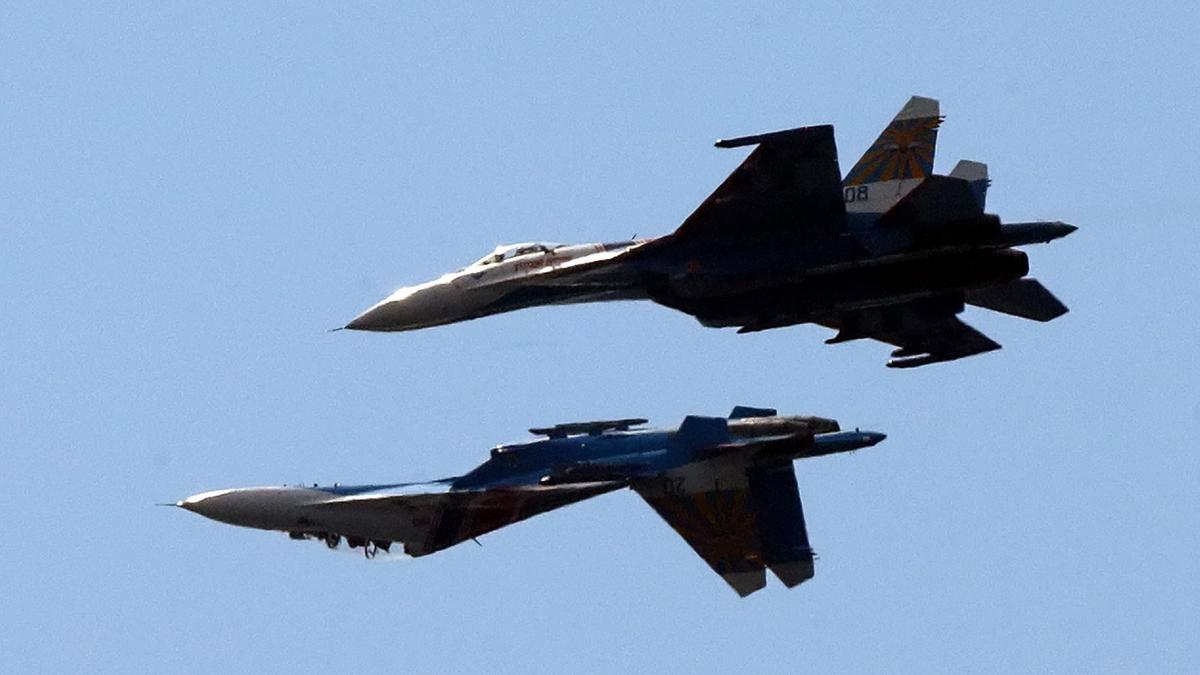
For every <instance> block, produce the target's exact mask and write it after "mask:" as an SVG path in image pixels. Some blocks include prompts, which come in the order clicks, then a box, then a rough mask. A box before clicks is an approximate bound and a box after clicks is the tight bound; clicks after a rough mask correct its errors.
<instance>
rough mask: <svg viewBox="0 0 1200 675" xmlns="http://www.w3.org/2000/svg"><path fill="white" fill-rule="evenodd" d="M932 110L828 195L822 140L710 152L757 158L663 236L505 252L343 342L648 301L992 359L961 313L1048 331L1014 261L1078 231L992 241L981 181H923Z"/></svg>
mask: <svg viewBox="0 0 1200 675" xmlns="http://www.w3.org/2000/svg"><path fill="white" fill-rule="evenodd" d="M941 121H942V118H941V116H940V115H939V111H938V103H937V101H935V100H933V99H929V98H922V97H913V98H912V99H911V100H909V102H908V103H907V104H906V105H905V106H904V108H903V109H902V110H901V111H900V113H899V114H897V115H896V117H895V118H894V119H893V120H892V121H891V123H890V124H888V126H887V128H885V129H884V131H883V133H882V134H881V135H880V136H879V138H878V139H877V140H876V141H875V143H874V144H872V145H871V147H870V149H868V150H867V152H866V154H865V155H863V157H862V159H860V160H859V161H858V163H857V164H855V165H854V167H853V168H852V169H851V170H850V173H849V174H847V175H846V177H845V179H844V180H843V179H842V176H841V171H840V169H839V167H838V160H837V147H836V145H835V143H834V137H833V127H832V126H829V125H824V126H813V127H801V128H798V129H790V130H787V131H778V132H774V133H767V134H760V135H756V136H746V137H742V138H735V139H731V140H723V141H718V142H717V144H716V145H717V147H720V148H738V147H746V146H755V149H754V151H753V152H751V153H750V155H749V156H748V157H747V158H746V159H745V160H744V161H743V162H742V164H741V165H740V166H738V168H737V169H736V170H735V171H734V172H733V173H732V174H731V175H730V176H729V177H728V178H727V179H726V180H725V182H723V183H722V184H721V185H720V186H719V187H718V188H717V189H716V191H715V192H713V194H712V195H710V196H709V197H708V199H706V200H705V201H704V202H703V203H702V204H701V205H700V206H699V207H698V208H697V209H696V210H695V212H693V213H692V214H691V215H690V216H688V218H687V219H686V220H684V222H683V224H682V225H680V226H679V228H678V229H677V230H676V231H675V232H673V233H671V234H668V235H666V236H662V237H658V238H654V239H647V240H630V241H621V242H616V243H610V244H594V245H582V246H564V245H559V244H518V245H514V246H501V247H499V248H497V249H496V250H495V251H494V252H493V253H491V254H490V255H488V256H487V257H485V258H483V259H481V260H479V261H477V262H475V263H473V264H471V265H469V266H467V267H466V268H463V269H461V270H459V271H457V272H454V273H451V274H446V275H444V276H442V277H441V278H439V279H436V280H434V281H431V282H428V283H425V284H421V285H418V286H411V287H407V288H401V289H400V290H398V291H396V292H395V293H393V294H392V295H390V296H388V297H387V298H385V299H383V300H382V301H381V302H379V303H378V304H376V305H375V306H373V307H371V308H370V309H368V310H367V311H365V312H363V313H362V314H361V315H359V316H358V317H357V318H355V319H354V320H353V321H351V322H350V323H349V324H348V325H347V326H346V328H350V329H355V330H370V331H402V330H414V329H417V328H425V327H428V326H436V325H440V324H447V323H454V322H457V321H463V320H467V319H474V318H478V317H481V316H486V315H489V314H497V313H500V312H507V311H511V310H514V309H520V308H523V307H531V306H538V305H549V304H566V303H578V302H595V301H603V300H628V299H648V300H652V301H654V302H657V303H659V304H661V305H665V306H667V307H671V308H674V309H677V310H680V311H682V312H686V313H688V314H691V315H692V316H694V317H696V318H697V319H698V320H699V321H700V323H701V324H703V325H705V326H711V327H737V328H738V332H752V331H760V330H766V329H770V328H779V327H783V326H790V325H793V324H798V323H817V324H821V325H823V326H827V327H829V328H831V329H833V330H836V331H837V334H836V335H834V336H833V337H831V338H830V339H828V340H826V342H827V343H829V344H834V343H839V342H846V341H849V340H858V339H862V338H872V339H875V340H880V341H883V342H887V343H890V344H892V345H895V347H896V350H895V351H893V352H892V357H893V358H892V360H891V361H889V362H888V364H887V365H888V366H889V367H892V368H912V367H915V366H921V365H925V364H929V363H937V362H940V361H951V360H954V359H958V358H962V357H964V356H970V355H972V354H979V353H982V352H987V351H991V350H993V349H999V348H1000V345H999V344H997V343H996V342H993V341H992V340H991V339H989V338H988V337H986V336H985V335H983V334H982V333H980V332H978V331H976V330H975V329H974V328H971V327H970V326H968V325H967V324H965V323H963V322H962V321H960V320H959V319H958V318H957V315H958V314H959V313H960V312H962V311H963V308H964V306H965V305H967V304H970V305H975V306H977V307H983V308H987V309H991V310H994V311H998V312H1004V313H1006V314H1012V315H1014V316H1019V317H1022V318H1025V319H1033V320H1036V321H1049V320H1051V319H1054V318H1056V317H1058V316H1061V315H1062V314H1064V313H1066V311H1067V308H1066V307H1065V306H1064V305H1063V304H1062V303H1061V302H1059V300H1058V299H1057V298H1055V297H1054V295H1052V294H1051V293H1050V292H1049V291H1048V290H1046V289H1045V287H1043V286H1042V285H1041V284H1040V283H1039V282H1038V281H1037V280H1035V279H1032V278H1027V277H1026V274H1028V272H1029V260H1028V258H1027V257H1026V255H1025V253H1023V252H1021V251H1018V250H1016V249H1015V248H1014V247H1017V246H1023V245H1027V244H1034V243H1045V242H1049V241H1052V240H1054V239H1058V238H1060V237H1063V236H1066V235H1068V234H1070V233H1072V232H1074V231H1075V229H1076V228H1075V227H1074V226H1072V225H1067V224H1065V223H1062V222H1043V221H1039V222H1022V223H1007V224H1002V223H1001V221H1000V218H999V217H998V216H995V215H991V214H987V213H985V212H984V202H985V197H986V195H987V189H988V186H989V184H990V181H989V179H988V176H987V167H986V166H985V165H983V164H980V163H977V162H967V161H963V162H959V164H958V165H957V166H955V167H954V170H953V171H951V172H950V174H949V175H945V176H942V175H934V174H933V173H932V171H933V159H934V152H935V149H936V143H937V132H938V127H939V126H940V124H941Z"/></svg>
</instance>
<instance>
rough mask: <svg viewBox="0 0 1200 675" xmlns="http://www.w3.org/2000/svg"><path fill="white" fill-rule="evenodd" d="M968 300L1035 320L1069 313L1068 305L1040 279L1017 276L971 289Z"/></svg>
mask: <svg viewBox="0 0 1200 675" xmlns="http://www.w3.org/2000/svg"><path fill="white" fill-rule="evenodd" d="M966 300H967V302H968V303H970V304H972V305H975V306H976V307H983V308H984V309H990V310H992V311H993V312H1003V313H1004V314H1011V315H1013V316H1019V317H1021V318H1022V319H1031V320H1033V321H1050V320H1051V319H1057V318H1058V317H1060V316H1062V315H1063V314H1066V313H1067V306H1066V305H1064V304H1062V301H1060V300H1059V299H1058V298H1056V297H1054V294H1053V293H1051V292H1050V291H1048V290H1046V287H1045V286H1043V285H1042V284H1041V283H1040V282H1039V281H1038V280H1037V279H1017V280H1016V281H1010V282H1009V283H1007V284H1002V285H999V286H990V287H988V288H982V289H979V290H975V291H970V292H969V293H967V297H966Z"/></svg>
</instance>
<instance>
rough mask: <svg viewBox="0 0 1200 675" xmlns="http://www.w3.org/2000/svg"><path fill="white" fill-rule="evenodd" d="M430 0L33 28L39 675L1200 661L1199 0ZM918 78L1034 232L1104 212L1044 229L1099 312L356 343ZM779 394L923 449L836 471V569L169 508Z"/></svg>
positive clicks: (648, 515)
mask: <svg viewBox="0 0 1200 675" xmlns="http://www.w3.org/2000/svg"><path fill="white" fill-rule="evenodd" d="M412 4H413V5H414V6H413V7H410V8H403V7H398V6H397V4H396V3H381V4H379V5H374V6H356V7H355V8H352V9H350V8H346V9H343V8H340V7H336V6H335V7H331V6H328V5H326V4H301V3H274V4H268V3H251V5H252V6H251V7H246V6H245V5H246V3H230V4H227V5H223V6H214V5H212V4H211V3H186V4H185V3H146V4H144V5H143V6H140V7H134V8H125V9H113V8H98V7H96V6H95V4H94V3H81V4H78V5H71V4H69V3H68V4H61V5H55V6H47V5H46V3H40V2H36V3H6V4H5V6H4V8H2V9H0V227H2V228H3V237H2V238H0V243H2V246H0V316H2V317H3V327H0V372H2V375H0V456H2V457H3V459H2V460H0V472H2V473H0V475H2V476H3V483H4V486H3V488H2V489H0V536H2V538H3V542H4V543H3V546H2V547H0V597H2V601H0V654H2V655H3V656H2V658H3V661H2V663H3V669H4V670H6V671H8V672H22V671H27V670H31V669H38V670H66V669H72V670H87V671H99V672H103V671H108V672H129V671H163V672H172V671H173V672H201V671H207V670H216V669H235V670H252V669H254V670H267V671H282V670H293V669H295V670H305V671H308V670H313V671H315V670H324V669H327V668H329V667H336V668H346V669H350V670H364V671H365V670H369V669H381V668H386V669H403V670H412V671H414V672H429V671H432V670H433V669H444V670H451V671H481V670H484V669H489V670H496V671H499V672H527V671H529V670H533V671H552V670H558V669H566V668H570V669H574V670H580V671H584V672H588V671H591V672H613V671H617V670H623V669H640V670H651V669H653V670H655V671H661V672H693V671H695V670H701V671H716V670H727V669H731V668H747V667H750V668H754V669H756V670H758V669H761V670H767V671H780V672H782V671H787V672H793V671H795V670H797V669H799V670H822V671H857V672H880V671H888V670H901V671H921V672H923V671H927V670H935V671H961V670H963V669H967V670H986V671H993V670H997V671H998V670H1042V669H1044V668H1045V669H1051V670H1059V671H1071V670H1085V671H1116V670H1128V669H1136V670H1141V671H1143V672H1149V671H1185V670H1190V669H1191V668H1194V667H1195V663H1196V662H1197V660H1198V659H1200V646H1198V645H1200V641H1198V640H1197V639H1196V638H1197V635H1198V634H1200V625H1198V624H1200V619H1198V617H1200V575H1198V574H1197V569H1198V568H1197V559H1200V529H1198V525H1200V497H1198V490H1197V482H1198V480H1200V442H1197V440H1196V439H1197V436H1198V434H1200V383H1198V382H1200V377H1198V375H1200V370H1198V368H1197V366H1196V353H1197V352H1196V350H1197V346H1198V342H1200V341H1198V338H1200V319H1198V318H1197V317H1198V311H1200V302H1198V299H1197V294H1198V289H1200V271H1198V269H1200V267H1198V265H1197V261H1198V260H1200V234H1197V229H1196V221H1197V215H1196V214H1197V213H1198V211H1200V206H1198V199H1197V189H1196V180H1195V177H1194V176H1193V175H1192V172H1193V171H1194V170H1195V163H1196V158H1197V157H1198V156H1200V140H1198V139H1200V134H1197V131H1196V129H1197V120H1198V119H1200V110H1198V105H1197V93H1196V92H1197V91H1200V76H1198V75H1197V73H1198V72H1200V47H1198V44H1200V43H1198V42H1197V39H1196V34H1197V32H1198V31H1200V11H1198V10H1197V9H1196V7H1195V4H1194V3H1177V4H1175V5H1174V6H1172V5H1171V4H1170V3H1162V4H1160V5H1157V6H1154V7H1141V6H1137V5H1136V4H1135V5H1130V6H1128V8H1126V9H1103V8H1102V6H1103V3H1101V4H1100V5H1097V4H1096V3H1045V2H1039V3H1032V4H1029V5H1026V6H1023V7H1016V6H1013V5H1011V4H1010V3H995V2H989V3H954V4H953V6H951V5H949V4H946V3H936V4H934V5H930V6H917V5H912V4H909V5H906V6H905V7H904V8H903V9H893V10H888V9H880V8H878V7H877V6H876V3H862V4H861V5H853V4H846V3H838V4H837V6H836V8H832V6H830V8H822V9H807V10H805V9H796V8H793V7H791V6H789V4H788V3H780V4H777V5H763V6H759V5H755V4H749V3H714V4H712V5H706V6H696V5H693V4H691V3H688V4H686V5H681V6H679V7H676V8H672V9H661V8H656V9H651V8H645V7H642V8H634V7H628V8H618V9H615V10H614V9H600V8H599V6H597V8H592V9H567V10H564V9H561V8H557V7H555V6H554V5H546V6H534V5H532V4H529V5H525V6H524V7H525V8H523V9H509V10H504V11H500V10H492V9H485V8H483V7H478V8H461V7H459V8H450V9H438V10H436V11H435V10H425V9H422V8H421V7H422V6H423V5H424V4H425V3H412ZM826 4H828V3H826ZM912 94H922V95H927V96H934V97H937V98H939V99H941V101H942V109H943V112H944V114H946V116H947V121H946V123H945V125H944V126H943V127H942V133H941V136H940V144H939V148H938V154H939V159H938V168H939V169H940V170H941V171H948V170H949V168H950V167H951V166H952V165H953V163H954V161H956V160H957V159H959V158H970V159H978V160H984V161H987V162H988V163H989V164H990V166H991V171H992V177H993V178H994V181H995V182H994V185H993V189H992V192H991V195H990V199H989V207H990V210H993V211H995V212H998V213H1000V214H1001V215H1002V216H1004V217H1005V218H1006V219H1008V220H1024V219H1033V218H1049V219H1062V220H1065V221H1067V222H1071V223H1074V224H1077V225H1079V226H1080V228H1081V229H1080V231H1079V232H1078V233H1076V234H1075V235H1073V236H1071V237H1070V238H1068V239H1066V240H1062V241H1059V242H1056V243H1055V244H1052V245H1050V246H1044V247H1039V248H1033V249H1031V250H1030V255H1031V261H1032V265H1033V273H1034V276H1036V277H1038V278H1039V279H1042V280H1043V281H1044V282H1045V283H1046V284H1047V286H1049V287H1050V288H1051V289H1053V290H1054V291H1055V292H1056V293H1057V294H1059V295H1060V296H1061V297H1062V298H1063V299H1064V300H1065V301H1066V303H1067V304H1068V305H1069V306H1070V307H1071V310H1072V311H1071V313H1070V314H1068V315H1067V316H1065V317H1063V318H1062V319H1060V320H1057V321H1055V322H1053V323H1051V324H1047V325H1038V324H1034V323H1029V322H1022V321H1020V320H1017V319H1014V318H1010V317H1003V316H999V315H989V314H986V313H983V312H980V311H974V310H971V311H968V313H967V316H966V318H967V319H968V320H969V321H970V322H972V323H973V324H975V325H976V326H978V327H980V328H981V329H984V330H985V331H986V332H988V333H989V334H990V335H991V336H992V337H994V338H996V339H997V340H998V341H999V342H1001V343H1002V344H1003V345H1004V349H1003V350H1002V351H999V352H995V353H992V354H987V355H984V356H980V357H977V358H972V359H969V360H965V361H961V362H957V363H950V364H943V365H938V366H934V367H929V368H921V369H918V370H916V371H912V372H893V371H889V370H886V369H885V368H884V367H883V362H884V361H885V360H886V356H887V352H888V349H887V348H886V347H885V346H883V345H878V344H870V343H853V344H849V345H842V346H838V347H826V346H824V345H822V344H821V339H822V338H823V337H827V335H828V334H827V332H825V331H823V330H821V329H818V328H814V327H806V326H801V327H796V328H790V329H784V330H776V331H770V332H767V333H762V334H756V335H749V336H738V335H735V334H734V333H733V332H732V331H716V330H708V329H702V328H701V327H700V326H698V325H697V324H696V323H695V322H694V321H693V320H692V319H691V318H689V317H687V316H684V315H681V314H675V313H672V312H671V311H669V310H666V309H663V308H659V307H655V306H653V305H650V304H612V305H602V306H583V307H575V308H549V309H538V310H532V311H525V312H520V313H516V314H511V315H507V316H501V317H494V318H490V319H486V320H482V321H477V322H472V323H468V324H462V325H458V326H451V327H446V328H441V329H434V330H429V331H423V332H419V333H413V334H400V335H370V334H356V333H348V332H342V333H334V334H328V333H326V332H325V330H326V329H328V328H331V327H334V326H338V325H341V324H343V323H345V321H346V320H348V319H349V318H351V317H352V316H353V315H354V314H356V313H357V312H358V311H359V310H361V309H363V308H364V307H366V306H367V305H369V304H371V303H373V302H375V301H376V300H378V299H379V298H380V297H382V296H383V295H384V294H386V293H387V292H390V291H391V290H393V289H394V288H395V287H398V286H400V285H403V284H407V283H411V282H416V281H422V280H425V279H427V278H430V277H432V276H434V275H436V274H439V273H441V272H443V271H445V270H448V269H451V268H454V267H458V266H460V265H462V264H464V263H466V262H468V261H470V260H473V259H475V258H478V257H479V256H480V255H482V254H483V253H484V252H486V251H487V250H490V249H491V248H492V247H493V246H494V245H496V244H499V243H506V242H512V241H521V240H528V239H548V240H557V241H596V240H605V239H612V238H619V237H625V236H629V235H631V234H633V233H635V232H636V233H640V234H642V235H651V234H659V233H664V232H668V231H670V230H672V229H674V227H675V226H676V225H677V224H678V223H679V221H680V220H681V219H682V218H683V217H684V216H686V215H687V214H688V213H689V212H690V211H691V210H692V209H693V208H694V207H695V206H696V205H697V204H698V203H699V202H700V201H701V200H702V199H703V198H704V197H705V196H706V195H707V194H708V193H709V191H711V190H712V188H713V187H715V186H716V185H717V184H718V183H719V182H720V180H721V179H722V178H723V177H724V176H725V175H726V174H727V173H728V172H729V171H730V170H732V169H733V167H734V166H736V165H737V163H738V162H739V161H740V160H741V158H742V155H743V152H742V151H737V150H734V151H721V150H716V149H714V148H713V147H712V146H711V141H712V140H713V139H715V138H718V137H720V136H729V135H736V134H744V133H754V132H761V131H769V130H775V129H780V128H786V127H791V126H797V125H801V124H811V123H824V122H831V123H834V124H835V125H836V127H837V138H838V142H839V146H840V148H841V157H842V163H843V167H848V166H849V165H850V164H851V163H852V162H853V161H854V159H855V158H857V157H858V155H859V154H860V153H861V152H862V151H863V150H864V149H865V148H866V146H867V145H868V144H869V143H870V141H871V140H872V139H873V138H874V137H875V135H876V133H877V132H878V130H879V129H880V128H882V126H883V125H884V124H885V123H886V121H887V120H888V119H890V117H891V116H892V114H893V113H895V111H896V110H897V109H898V108H899V106H900V105H901V104H902V103H903V102H904V101H905V100H906V99H907V98H908V97H909V96H910V95H912ZM737 403H743V404H753V405H769V406H776V407H778V408H780V409H781V410H783V411H788V412H796V413H814V414H821V415H829V416H834V417H837V418H838V419H840V420H841V421H842V422H843V424H846V425H849V426H856V425H862V426H864V427H871V428H874V429H879V430H881V431H885V432H887V433H888V434H889V438H888V440H887V442H886V443H884V444H883V445H880V446H878V447H876V448H874V449H871V450H867V451H863V452H859V453H857V454H855V455H853V456H835V457H830V458H824V459H819V460H810V461H807V462H803V463H799V464H798V465H797V469H798V473H799V477H800V485H801V491H802V493H803V495H804V500H805V507H806V511H807V514H808V519H809V527H810V532H811V535H812V539H813V543H814V546H815V547H816V548H817V550H818V552H819V553H820V556H821V557H820V560H819V561H818V563H817V565H818V566H817V576H816V578H815V579H814V580H813V581H811V582H810V583H807V584H805V585H804V586H802V587H800V588H798V589H795V590H792V591H787V590H785V589H784V588H783V587H782V586H781V585H779V584H774V583H773V584H772V585H771V586H769V587H768V589H766V590H765V591H763V592H761V593H758V594H756V595H754V596H752V597H750V598H748V599H746V600H739V599H738V598H737V596H736V595H734V594H733V593H732V592H731V591H730V590H729V589H728V588H726V587H725V585H724V584H723V583H722V582H721V580H720V579H719V578H717V577H716V576H715V575H714V574H712V572H710V571H709V570H708V568H707V567H706V566H705V565H704V564H703V563H702V562H701V561H700V559H699V558H697V557H696V556H695V555H694V554H693V553H692V552H691V551H690V550H689V549H688V547H687V546H686V545H685V544H684V542H683V541H682V540H681V539H680V538H678V537H677V536H676V535H675V534H674V533H672V532H671V531H670V529H669V528H668V527H667V526H666V525H665V524H664V523H662V522H660V521H659V520H658V518H657V516H656V515H655V514H654V513H652V512H651V511H650V509H648V508H647V507H646V506H645V505H644V504H643V503H642V502H641V500H639V499H638V498H637V497H636V496H634V495H632V494H630V493H627V492H621V493H616V494H611V495H607V496H604V497H601V498H599V499H596V500H594V501H591V502H588V503H584V504H582V505H578V506H574V507H570V508H568V509H565V510H562V511H559V512H556V513H553V514H551V515H548V516H543V517H540V518H537V519H534V520H532V521H529V522H526V523H523V524H520V525H518V526H515V527H512V528H509V529H507V530H503V531H501V532H499V533H496V534H492V535H489V536H487V537H485V538H483V539H482V543H483V547H482V548H478V547H476V546H474V545H466V546H460V547H458V548H454V549H451V550H448V551H445V552H443V553H440V554H438V555H436V556H433V557H430V558H424V559H421V560H415V561H414V560H404V561H400V562H383V563H381V562H379V561H375V562H373V563H368V562H366V561H364V560H362V559H361V558H359V557H355V556H351V555H348V554H331V553H329V552H327V551H325V550H324V549H323V548H322V547H320V546H319V545H316V544H297V543H293V542H290V541H288V540H287V538H286V537H284V536H283V535H276V534H271V533H263V532H257V531H252V530H241V529H235V528H232V527H227V526H221V525H218V524H216V523H213V522H210V521H206V520H203V519H201V518H198V517H196V516H194V515H191V514H188V513H184V512H182V511H176V510H168V509H158V508H155V507H154V506H152V504H154V503H155V502H161V501H172V500H175V499H178V498H180V497H183V496H185V495H188V494H191V493H194V492H197V491H200V490H204V489H212V488H219V487H230V486H237V485H255V484H264V483H266V484H272V483H284V482H302V481H303V482H312V481H321V482H332V481H339V482H342V483H350V482H367V481H390V480H404V479H424V478H431V477H437V476H443V475H446V474H451V473H455V472H458V471H461V470H465V469H467V468H469V467H471V466H473V465H474V464H475V463H477V462H478V461H480V460H482V459H483V458H484V457H485V456H486V453H487V449H488V448H489V447H490V446H491V445H492V444H494V443H497V442H500V441H506V440H514V439H519V438H522V437H523V434H524V429H525V428H526V427H528V426H530V425H533V424H548V423H555V422H563V421H569V420H576V419H581V418H595V417H606V416H610V415H611V416H646V417H649V418H651V419H652V420H653V421H654V422H656V423H659V424H664V425H665V424H673V423H676V422H678V421H679V420H680V419H681V418H682V416H683V415H684V414H687V413H710V414H723V413H725V412H727V411H728V409H729V408H730V407H731V406H733V405H734V404H737Z"/></svg>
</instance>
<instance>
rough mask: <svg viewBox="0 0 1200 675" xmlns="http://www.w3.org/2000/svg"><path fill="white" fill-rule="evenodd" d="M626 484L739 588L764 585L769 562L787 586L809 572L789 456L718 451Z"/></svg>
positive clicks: (809, 557)
mask: <svg viewBox="0 0 1200 675" xmlns="http://www.w3.org/2000/svg"><path fill="white" fill-rule="evenodd" d="M633 488H634V490H636V491H637V493H638V494H639V495H641V497H642V499H644V500H646V503H648V504H649V505H650V506H651V507H652V508H653V509H654V510H655V511H656V512H657V513H658V515H660V516H662V518H663V520H665V521H667V524H668V525H670V526H671V528H672V529H674V530H675V531H676V532H678V533H679V534H680V536H682V537H683V538H684V540H685V541H687V543H688V545H689V546H691V547H692V550H694V551H695V552H696V553H697V554H699V556H700V557H701V558H703V559H704V562H706V563H708V566H709V567H711V568H712V569H713V571H715V572H716V573H717V574H719V575H721V578H722V579H724V580H725V582H726V583H728V584H729V585H730V586H731V587H732V588H733V590H735V591H737V593H738V595H741V596H743V597H744V596H746V595H749V594H751V593H753V592H755V591H757V590H759V589H761V588H763V587H764V586H765V585H766V583H767V578H766V570H767V569H768V568H769V569H770V570H771V572H772V573H774V574H775V576H776V577H778V578H779V580H780V581H782V582H783V583H784V584H786V585H787V586H788V587H789V588H790V587H792V586H796V585H798V584H800V583H803V582H804V581H806V580H808V579H811V578H812V576H813V552H812V548H811V547H810V546H809V543H808V531H807V528H806V527H805V523H804V510H803V507H802V506H801V504H800V491H799V489H798V488H797V486H796V474H795V472H793V470H792V463H791V462H790V461H787V462H784V463H781V464H775V465H769V466H748V465H747V464H746V462H745V461H744V460H743V459H741V458H737V457H723V458H718V459H714V460H708V461H702V462H696V463H693V464H689V465H685V466H683V467H680V468H678V469H673V470H671V471H668V472H666V473H664V474H663V475H661V476H660V477H656V478H650V479H646V480H642V481H637V482H635V483H634V484H633Z"/></svg>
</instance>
